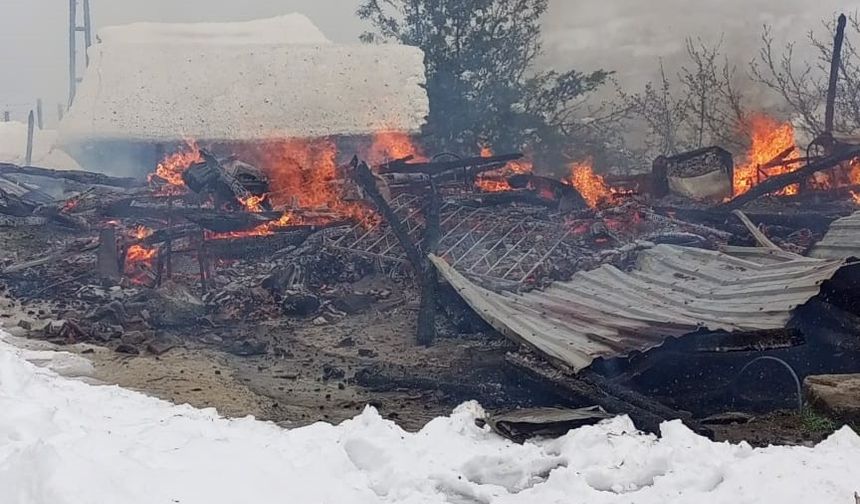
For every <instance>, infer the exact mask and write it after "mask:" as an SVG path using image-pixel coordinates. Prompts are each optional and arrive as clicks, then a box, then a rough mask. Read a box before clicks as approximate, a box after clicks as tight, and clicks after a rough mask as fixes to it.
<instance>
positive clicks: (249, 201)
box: [239, 195, 266, 213]
mask: <svg viewBox="0 0 860 504" xmlns="http://www.w3.org/2000/svg"><path fill="white" fill-rule="evenodd" d="M265 199H266V196H265V195H263V196H254V195H251V196H248V197H247V198H240V199H239V202H240V203H242V206H244V207H245V210H247V211H249V212H251V213H263V201H264V200H265Z"/></svg>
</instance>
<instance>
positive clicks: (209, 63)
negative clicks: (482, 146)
mask: <svg viewBox="0 0 860 504" xmlns="http://www.w3.org/2000/svg"><path fill="white" fill-rule="evenodd" d="M297 20H301V22H299V21H297ZM281 25H282V27H281V28H278V27H279V26H281ZM308 25H309V26H308ZM312 26H313V25H312V24H311V22H310V21H308V20H307V18H304V17H303V16H297V15H296V16H288V17H284V18H277V19H275V20H268V21H267V20H263V21H255V22H250V23H238V24H235V25H234V24H230V23H221V24H202V25H188V24H186V25H169V24H160V25H159V24H146V25H129V26H124V27H114V28H110V29H105V30H103V31H102V34H103V42H102V43H100V44H96V45H94V46H92V47H91V48H90V66H89V68H88V69H87V71H86V74H85V76H84V80H83V82H82V83H81V86H80V87H79V89H78V93H77V96H76V98H75V102H74V104H73V106H72V108H71V110H70V111H69V113H68V114H67V116H66V119H65V120H64V121H63V123H62V124H61V129H60V133H61V141H62V143H63V145H69V146H75V145H77V144H86V143H89V142H94V141H100V140H121V141H143V142H161V141H164V142H175V141H178V140H182V139H184V138H188V137H192V138H195V139H199V140H205V141H215V142H217V141H255V140H268V139H273V138H313V137H327V136H338V135H345V136H353V135H369V134H372V133H375V132H377V131H379V130H390V131H402V132H415V131H417V130H419V129H420V127H421V126H422V125H423V124H424V121H425V118H426V116H427V114H428V111H429V102H428V99H427V93H426V91H425V89H424V88H423V85H424V84H425V82H426V79H425V75H424V55H423V52H422V51H421V50H420V49H418V48H415V47H409V46H402V45H396V44H385V45H339V44H332V43H328V41H326V40H323V39H321V38H320V37H321V34H316V35H315V33H316V32H318V30H316V28H313V29H311V27H312ZM290 27H296V28H297V29H296V30H292V31H291V30H290ZM279 37H281V38H280V39H279Z"/></svg>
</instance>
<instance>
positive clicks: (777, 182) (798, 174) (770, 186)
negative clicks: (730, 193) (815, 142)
mask: <svg viewBox="0 0 860 504" xmlns="http://www.w3.org/2000/svg"><path fill="white" fill-rule="evenodd" d="M858 156H860V147H851V148H846V149H844V150H842V151H840V152H836V153H834V154H832V155H830V156H827V157H825V158H822V159H821V160H819V161H816V162H814V163H809V164H808V165H806V166H804V167H803V168H800V169H799V170H796V171H793V172H791V173H785V174H782V175H776V176H774V177H770V178H768V179H767V180H765V181H764V182H762V183H761V184H758V185H757V186H755V187H753V188H752V189H750V190H749V191H747V192H745V193H744V194H741V195H740V196H738V197H736V198H735V199H733V200H731V201H729V202H728V203H724V204H722V205H719V206H718V207H717V208H719V209H722V210H735V209H738V208H741V207H743V206H744V205H746V204H747V203H749V202H751V201H754V200H756V199H758V198H761V197H762V196H765V195H768V194H771V193H775V192H777V191H780V190H782V189H784V188H786V187H788V186H790V185H792V184H797V183H800V182H802V181H803V180H804V179H806V178H809V177H811V176H812V175H813V174H814V173H815V172H820V171H824V170H829V169H831V168H834V167H836V166H838V165H839V164H840V163H843V162H845V161H848V160H851V159H854V158H855V157H858Z"/></svg>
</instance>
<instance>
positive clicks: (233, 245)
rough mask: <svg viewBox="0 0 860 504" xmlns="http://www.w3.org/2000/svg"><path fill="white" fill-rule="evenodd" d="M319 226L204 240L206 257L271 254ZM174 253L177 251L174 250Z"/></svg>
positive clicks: (297, 240)
mask: <svg viewBox="0 0 860 504" xmlns="http://www.w3.org/2000/svg"><path fill="white" fill-rule="evenodd" d="M318 229H319V228H317V227H314V226H299V229H291V230H289V231H286V232H282V233H275V234H272V235H267V236H246V237H241V238H223V239H215V240H207V241H206V247H205V249H206V255H207V257H208V258H218V259H252V258H256V257H267V256H271V255H272V254H274V253H275V252H277V251H278V250H281V249H283V248H285V247H289V246H294V247H297V246H299V245H301V244H302V243H304V242H305V240H307V239H308V237H310V236H311V235H312V234H314V233H315V232H316V230H318ZM173 253H174V254H177V253H179V251H174V252H173Z"/></svg>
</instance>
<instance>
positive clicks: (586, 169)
mask: <svg viewBox="0 0 860 504" xmlns="http://www.w3.org/2000/svg"><path fill="white" fill-rule="evenodd" d="M570 184H571V185H572V186H573V187H575V188H576V190H577V191H579V194H581V195H582V198H583V199H584V200H585V202H586V203H588V206H590V207H591V208H597V206H598V205H600V204H601V203H604V202H606V201H608V200H609V199H611V198H612V194H613V191H612V189H611V188H610V187H609V185H608V184H607V183H606V180H604V179H603V177H602V176H600V175H598V174H596V173H594V168H593V167H592V165H591V160H587V161H582V162H577V163H573V164H571V165H570Z"/></svg>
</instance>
